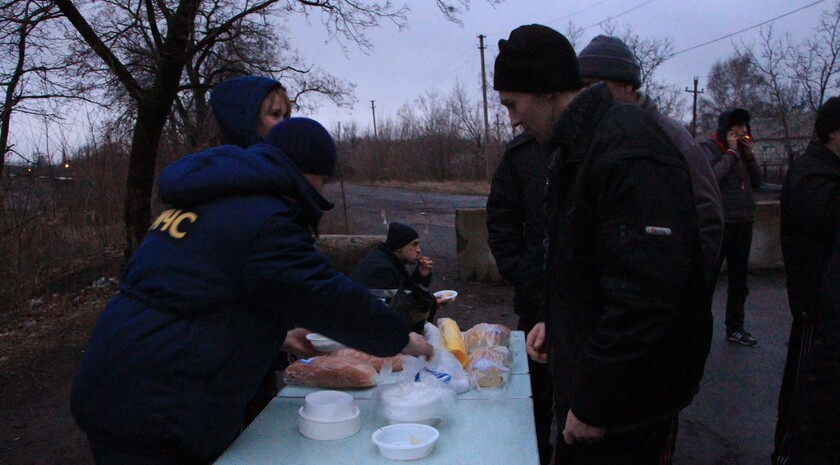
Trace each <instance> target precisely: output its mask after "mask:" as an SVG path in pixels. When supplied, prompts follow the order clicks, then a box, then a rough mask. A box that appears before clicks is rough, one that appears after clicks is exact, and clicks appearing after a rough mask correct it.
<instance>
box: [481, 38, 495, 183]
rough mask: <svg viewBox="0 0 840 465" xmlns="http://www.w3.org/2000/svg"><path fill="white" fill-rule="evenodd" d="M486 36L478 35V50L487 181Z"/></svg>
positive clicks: (488, 139)
mask: <svg viewBox="0 0 840 465" xmlns="http://www.w3.org/2000/svg"><path fill="white" fill-rule="evenodd" d="M485 37H486V36H485V35H484V34H479V35H478V49H479V50H480V51H481V93H482V94H483V96H484V164H485V169H486V170H487V179H490V176H491V175H492V170H491V169H490V149H489V147H490V120H489V119H488V118H487V72H486V68H485V66H484V49H485V48H487V47H485V46H484V38H485Z"/></svg>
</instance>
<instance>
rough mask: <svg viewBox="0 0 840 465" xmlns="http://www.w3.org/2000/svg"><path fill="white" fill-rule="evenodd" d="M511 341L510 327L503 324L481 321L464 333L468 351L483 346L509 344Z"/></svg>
mask: <svg viewBox="0 0 840 465" xmlns="http://www.w3.org/2000/svg"><path fill="white" fill-rule="evenodd" d="M508 343H510V328H508V327H507V326H505V325H501V324H493V323H479V324H477V325H475V326H473V327H472V328H470V329H469V330H468V331H467V332H466V333H464V346H465V347H466V349H467V353H470V354H471V353H472V352H473V351H474V350H476V349H479V348H481V347H491V346H507V345H508Z"/></svg>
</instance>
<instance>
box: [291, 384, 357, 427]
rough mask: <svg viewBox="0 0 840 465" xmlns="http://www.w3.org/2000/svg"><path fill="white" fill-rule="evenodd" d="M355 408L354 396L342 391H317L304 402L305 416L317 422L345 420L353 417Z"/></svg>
mask: <svg viewBox="0 0 840 465" xmlns="http://www.w3.org/2000/svg"><path fill="white" fill-rule="evenodd" d="M355 408H356V405H355V403H354V402H353V396H351V395H350V394H348V393H346V392H340V391H317V392H313V393H311V394H308V395H307V396H306V397H305V398H304V400H303V414H304V415H306V416H307V417H308V418H312V419H315V420H322V421H339V420H345V419H347V418H350V417H351V416H353V414H354V413H355V411H356V410H355Z"/></svg>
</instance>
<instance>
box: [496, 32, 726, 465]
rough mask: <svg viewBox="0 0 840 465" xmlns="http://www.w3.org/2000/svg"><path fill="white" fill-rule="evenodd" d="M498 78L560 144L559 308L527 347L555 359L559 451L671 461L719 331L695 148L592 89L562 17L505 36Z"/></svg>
mask: <svg viewBox="0 0 840 465" xmlns="http://www.w3.org/2000/svg"><path fill="white" fill-rule="evenodd" d="M494 88H495V89H496V90H497V91H499V98H500V101H501V103H502V104H503V105H504V106H505V107H507V109H508V112H509V116H510V120H511V124H512V125H513V126H514V127H517V126H522V127H523V129H525V130H526V131H528V132H530V133H532V134H534V136H535V137H536V138H537V140H538V141H539V142H540V143H542V144H544V145H546V146H547V147H548V148H550V149H551V150H552V151H553V153H552V160H551V164H550V166H549V175H548V183H547V186H546V215H547V216H546V218H547V246H548V249H547V253H546V255H547V264H546V289H547V291H546V295H547V301H546V302H547V304H546V313H547V319H546V322H545V323H540V324H537V325H536V326H535V327H534V329H533V330H532V331H531V332H530V333H529V334H528V337H527V340H526V349H527V351H528V353H529V355H530V356H531V357H532V358H534V359H535V360H538V361H542V362H545V361H548V362H549V363H550V365H551V373H552V376H553V382H554V401H555V418H556V420H557V425H558V430H559V431H558V434H557V437H556V438H555V443H556V444H555V457H554V458H555V461H554V463H556V464H595V463H598V464H626V463H633V464H651V465H653V464H662V463H671V457H672V453H673V445H674V442H675V438H676V428H677V421H678V418H677V417H678V414H679V412H680V410H682V409H683V408H684V407H686V406H687V405H688V404H689V403H690V402H691V400H692V398H693V397H694V394H695V393H696V392H697V389H698V386H699V382H700V379H701V377H702V374H703V368H704V365H705V361H706V356H707V354H708V350H709V344H710V339H711V313H710V312H709V311H708V310H707V309H705V308H704V305H703V303H702V302H701V301H702V293H703V290H704V288H705V286H704V284H703V276H702V263H701V253H700V250H701V245H700V239H699V230H698V226H697V219H696V210H695V207H694V194H693V192H692V189H691V177H690V174H689V168H688V165H687V163H686V161H685V158H684V156H683V155H682V154H681V153H680V152H679V149H678V147H677V146H676V145H675V144H674V143H673V142H672V141H671V140H670V138H669V137H668V136H667V134H665V132H664V131H663V130H662V129H661V128H660V126H659V125H658V124H657V123H656V121H655V120H654V119H653V118H652V117H651V116H650V115H648V114H647V113H646V112H645V111H643V110H642V109H640V108H639V107H637V106H632V105H616V104H615V99H614V98H613V96H612V94H611V93H610V90H609V88H608V87H607V86H606V85H604V84H597V85H594V86H591V87H588V88H584V83H583V81H582V79H581V77H580V71H579V67H578V61H577V57H576V56H575V52H574V50H573V49H572V46H571V45H570V44H569V42H568V40H567V39H566V38H565V37H564V36H563V35H562V34H560V33H558V32H557V31H554V30H553V29H550V28H548V27H545V26H541V25H536V24H533V25H528V26H522V27H519V28H517V29H515V30H513V31H512V32H511V34H510V38H509V39H507V40H501V41H499V55H498V56H497V58H496V62H495V75H494Z"/></svg>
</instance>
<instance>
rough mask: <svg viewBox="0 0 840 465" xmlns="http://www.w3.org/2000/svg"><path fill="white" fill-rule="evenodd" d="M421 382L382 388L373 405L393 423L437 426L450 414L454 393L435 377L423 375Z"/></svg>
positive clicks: (377, 392) (388, 385) (383, 386)
mask: <svg viewBox="0 0 840 465" xmlns="http://www.w3.org/2000/svg"><path fill="white" fill-rule="evenodd" d="M419 376H420V381H403V382H400V383H395V384H385V385H382V386H379V388H377V390H376V394H375V395H374V402H375V403H376V405H377V406H378V408H379V411H380V412H381V413H382V415H383V416H384V417H385V418H387V419H388V421H389V422H391V423H426V424H433V423H436V422H437V421H438V420H439V419H440V418H443V416H444V414H445V413H446V412H447V411H448V410H449V406H450V405H451V403H452V402H453V401H454V400H455V393H454V392H453V391H452V390H451V389H449V388H448V387H446V386H445V384H444V383H443V382H441V381H440V380H439V379H437V378H436V377H435V376H434V375H431V374H429V373H426V372H423V371H421V372H420V374H419Z"/></svg>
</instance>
